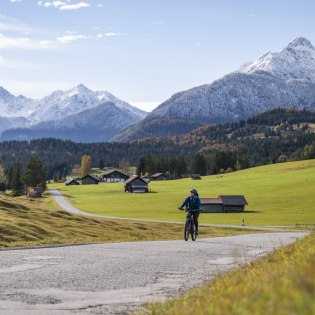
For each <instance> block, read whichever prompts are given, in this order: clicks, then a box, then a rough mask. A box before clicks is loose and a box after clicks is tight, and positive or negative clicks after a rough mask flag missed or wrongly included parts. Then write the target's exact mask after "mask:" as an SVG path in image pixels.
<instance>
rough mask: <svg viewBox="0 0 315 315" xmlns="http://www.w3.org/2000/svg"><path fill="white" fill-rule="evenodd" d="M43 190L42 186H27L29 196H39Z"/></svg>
mask: <svg viewBox="0 0 315 315" xmlns="http://www.w3.org/2000/svg"><path fill="white" fill-rule="evenodd" d="M43 192H44V188H43V187H27V196H28V197H29V198H39V197H41V196H42V193H43Z"/></svg>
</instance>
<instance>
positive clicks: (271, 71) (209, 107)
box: [115, 38, 315, 141]
mask: <svg viewBox="0 0 315 315" xmlns="http://www.w3.org/2000/svg"><path fill="white" fill-rule="evenodd" d="M279 107H286V108H307V109H310V110H315V49H314V47H313V46H312V44H311V42H310V41H309V40H307V39H305V38H297V39H295V40H294V41H292V42H291V43H290V44H289V45H288V46H287V47H286V48H285V49H283V50H282V51H281V52H279V53H270V52H269V53H267V54H265V55H263V56H262V57H260V58H259V59H258V60H257V61H254V62H252V63H248V64H246V65H245V66H243V67H242V68H241V69H240V70H238V71H236V72H233V73H231V74H228V75H226V76H224V77H223V78H221V79H219V80H216V81H214V82H213V83H212V84H206V85H202V86H198V87H195V88H193V89H189V90H186V91H183V92H179V93H176V94H175V95H173V96H172V97H171V98H170V99H168V100H167V101H165V102H164V103H162V104H161V105H159V106H158V107H157V108H156V109H155V110H153V111H152V112H151V113H149V114H148V116H147V117H146V118H145V119H143V120H142V121H140V122H139V123H138V124H135V125H133V126H131V127H129V128H127V129H126V130H124V131H122V132H121V133H120V134H119V135H117V137H116V138H115V139H116V140H118V141H130V140H136V139H139V138H142V137H148V136H163V135H179V134H181V133H183V132H188V131H189V130H188V131H187V128H186V129H185V128H183V125H184V123H185V122H186V125H187V126H190V127H191V129H190V130H192V129H193V127H194V125H197V124H211V123H215V124H216V123H225V122H228V121H235V120H240V119H245V118H247V117H249V116H251V115H253V114H257V113H261V112H264V111H266V110H270V109H273V108H279ZM170 122H172V124H171V123H170ZM158 125H159V126H167V128H164V129H163V130H159V131H157V128H156V127H155V126H158Z"/></svg>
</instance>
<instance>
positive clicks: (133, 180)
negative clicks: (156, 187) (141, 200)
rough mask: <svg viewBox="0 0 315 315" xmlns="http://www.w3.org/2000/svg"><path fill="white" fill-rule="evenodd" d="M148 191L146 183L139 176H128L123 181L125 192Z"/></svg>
mask: <svg viewBox="0 0 315 315" xmlns="http://www.w3.org/2000/svg"><path fill="white" fill-rule="evenodd" d="M148 191H149V189H148V183H147V182H146V181H145V180H144V179H142V178H141V177H139V176H133V177H130V178H129V179H127V180H126V181H125V192H129V193H144V192H148Z"/></svg>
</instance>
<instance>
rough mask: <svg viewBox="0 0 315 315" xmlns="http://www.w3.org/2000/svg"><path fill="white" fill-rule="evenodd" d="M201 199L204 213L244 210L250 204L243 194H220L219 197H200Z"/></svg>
mask: <svg viewBox="0 0 315 315" xmlns="http://www.w3.org/2000/svg"><path fill="white" fill-rule="evenodd" d="M200 201H201V204H202V212H204V213H228V212H244V210H245V206H246V205H247V204H248V203H247V201H246V199H245V197H244V196H243V195H220V196H219V197H218V198H200Z"/></svg>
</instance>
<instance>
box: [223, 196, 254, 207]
mask: <svg viewBox="0 0 315 315" xmlns="http://www.w3.org/2000/svg"><path fill="white" fill-rule="evenodd" d="M219 198H220V199H221V200H222V203H223V204H224V205H225V206H238V205H240V206H245V205H247V204H248V203H247V201H246V199H245V197H244V196H243V195H220V196H219Z"/></svg>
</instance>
